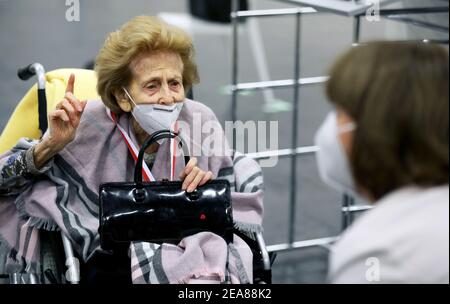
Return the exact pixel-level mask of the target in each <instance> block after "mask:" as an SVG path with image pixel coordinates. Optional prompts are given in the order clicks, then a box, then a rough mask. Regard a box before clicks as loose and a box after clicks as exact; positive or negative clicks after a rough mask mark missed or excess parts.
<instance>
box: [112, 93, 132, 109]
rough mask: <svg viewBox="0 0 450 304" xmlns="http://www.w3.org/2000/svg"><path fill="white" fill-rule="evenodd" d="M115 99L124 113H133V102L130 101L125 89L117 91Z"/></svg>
mask: <svg viewBox="0 0 450 304" xmlns="http://www.w3.org/2000/svg"><path fill="white" fill-rule="evenodd" d="M114 97H115V98H116V102H117V105H118V106H119V107H120V109H121V110H122V111H124V112H127V113H129V112H131V110H132V109H133V108H132V106H131V101H130V100H129V98H128V96H127V94H125V92H124V91H123V89H117V90H115V92H114Z"/></svg>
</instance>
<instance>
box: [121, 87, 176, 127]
mask: <svg viewBox="0 0 450 304" xmlns="http://www.w3.org/2000/svg"><path fill="white" fill-rule="evenodd" d="M123 90H124V92H125V94H126V95H127V96H128V98H129V99H130V100H131V102H132V103H133V104H134V108H133V110H132V112H131V114H132V115H133V116H134V118H135V119H136V121H137V122H138V123H139V125H140V126H141V128H142V129H144V130H145V132H147V134H149V135H152V134H153V133H155V132H157V131H161V130H172V129H173V125H174V123H175V122H176V121H177V119H178V116H179V115H180V112H181V109H182V108H183V104H184V103H182V102H178V103H175V104H173V105H171V106H164V105H159V104H137V103H136V102H135V101H134V100H133V98H132V97H131V95H130V94H129V93H128V91H127V90H126V89H125V88H123Z"/></svg>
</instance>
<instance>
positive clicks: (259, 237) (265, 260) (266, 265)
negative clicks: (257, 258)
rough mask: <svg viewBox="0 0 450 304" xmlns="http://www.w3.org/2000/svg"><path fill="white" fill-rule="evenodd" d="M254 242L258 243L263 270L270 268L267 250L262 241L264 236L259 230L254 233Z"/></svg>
mask: <svg viewBox="0 0 450 304" xmlns="http://www.w3.org/2000/svg"><path fill="white" fill-rule="evenodd" d="M254 236H255V239H256V242H257V243H258V246H259V250H260V251H261V256H262V260H263V265H264V270H270V269H271V262H270V256H269V252H268V251H267V248H266V242H265V241H264V237H263V235H262V233H261V232H256V233H254Z"/></svg>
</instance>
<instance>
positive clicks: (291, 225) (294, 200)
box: [289, 12, 301, 244]
mask: <svg viewBox="0 0 450 304" xmlns="http://www.w3.org/2000/svg"><path fill="white" fill-rule="evenodd" d="M300 43H301V12H298V13H297V15H296V25H295V63H294V66H295V71H294V82H295V85H294V104H293V107H292V108H293V109H292V110H293V115H292V116H293V118H292V120H293V121H292V149H293V151H295V149H297V147H298V143H297V141H298V140H297V137H298V120H299V119H298V114H299V113H298V112H299V99H300V84H299V83H298V79H300V47H301V45H300ZM291 170H292V171H291V202H290V210H289V211H290V214H289V243H290V244H293V243H294V241H295V218H296V203H297V156H296V155H293V156H292V158H291Z"/></svg>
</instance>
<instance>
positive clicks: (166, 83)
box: [128, 51, 185, 105]
mask: <svg viewBox="0 0 450 304" xmlns="http://www.w3.org/2000/svg"><path fill="white" fill-rule="evenodd" d="M130 68H131V69H132V72H133V80H132V81H131V84H130V86H129V87H128V89H129V92H130V95H131V96H132V98H133V100H134V101H135V102H136V103H137V104H162V105H172V104H174V103H178V102H183V101H184V99H185V91H184V87H183V68H184V67H183V61H182V60H181V58H180V56H179V55H178V54H176V53H173V52H164V51H160V52H153V53H148V54H142V55H141V56H139V57H137V58H136V59H135V60H133V62H132V63H131V66H130Z"/></svg>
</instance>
